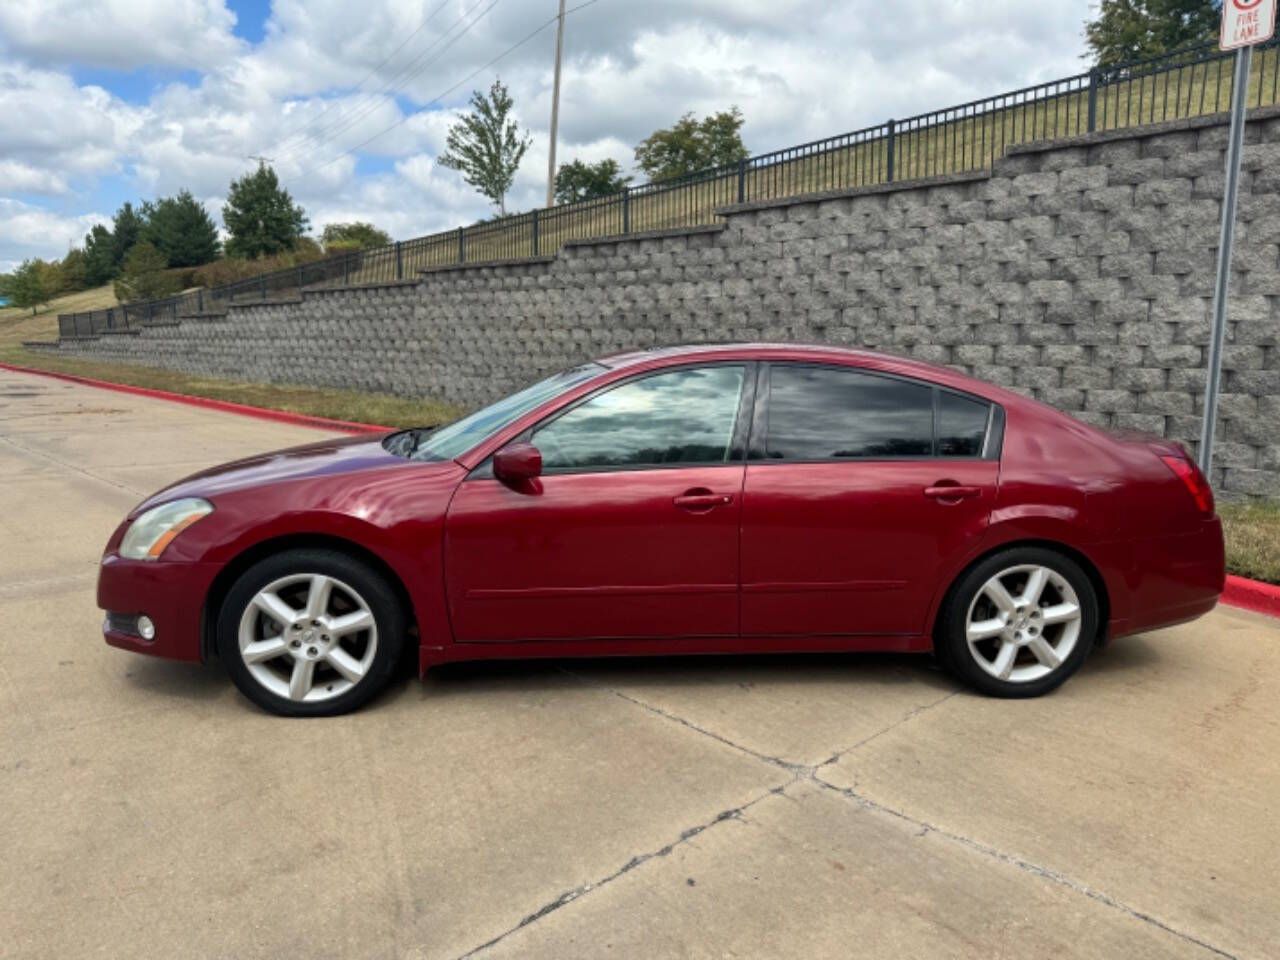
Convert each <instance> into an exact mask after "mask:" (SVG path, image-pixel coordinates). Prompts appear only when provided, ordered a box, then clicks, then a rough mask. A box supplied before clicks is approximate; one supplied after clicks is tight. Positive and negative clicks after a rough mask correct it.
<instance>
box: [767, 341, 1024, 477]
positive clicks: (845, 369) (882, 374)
mask: <svg viewBox="0 0 1280 960" xmlns="http://www.w3.org/2000/svg"><path fill="white" fill-rule="evenodd" d="M774 367H788V368H811V369H812V368H816V369H820V370H836V371H839V372H842V373H854V374H862V375H863V376H868V377H879V378H881V379H884V380H897V381H899V382H902V383H908V384H911V385H913V386H918V387H926V388H928V389H929V390H930V391H931V397H932V399H931V407H932V413H933V440H932V444H931V449H932V453H929V454H911V455H903V456H896V457H895V456H876V457H821V458H817V459H812V458H798V457H770V456H768V433H769V398H770V395H771V393H772V389H773V368H774ZM942 393H949V394H952V395H954V396H957V397H960V398H961V399H964V400H970V401H973V402H976V403H985V404H987V407H988V410H987V428H986V432H985V434H984V435H983V438H982V451H981V453H979V454H978V455H977V456H967V457H944V456H941V455H939V453H938V417H939V403H938V398H939V396H940V395H941V394H942ZM1004 425H1005V411H1004V407H1002V406H1001V405H1000V404H999V403H997V402H996V401H994V400H989V399H987V398H986V397H981V396H978V395H977V394H974V393H968V392H967V391H964V390H957V389H956V388H954V387H947V386H943V385H942V384H939V383H933V382H932V381H929V380H921V379H919V378H917V377H909V376H905V375H903V374H900V373H892V372H889V371H887V370H875V369H872V368H870V367H860V366H855V365H852V364H845V363H822V362H820V361H813V360H769V361H763V362H761V363H760V371H759V374H758V386H757V390H756V404H755V411H754V415H753V417H752V429H751V441H750V445H749V448H748V456H747V462H748V463H749V464H751V465H752V466H757V465H764V464H774V463H777V464H782V463H787V464H796V463H912V462H916V461H935V460H936V461H939V462H941V463H952V462H969V463H976V462H981V461H996V462H998V461H999V460H1000V455H1001V453H1002V448H1003V444H1004Z"/></svg>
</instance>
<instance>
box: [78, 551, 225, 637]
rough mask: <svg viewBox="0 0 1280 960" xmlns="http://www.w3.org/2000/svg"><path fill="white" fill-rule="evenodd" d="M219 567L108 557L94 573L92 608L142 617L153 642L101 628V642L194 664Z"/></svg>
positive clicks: (110, 625) (115, 629) (119, 631)
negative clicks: (151, 630) (146, 619)
mask: <svg viewBox="0 0 1280 960" xmlns="http://www.w3.org/2000/svg"><path fill="white" fill-rule="evenodd" d="M220 569H221V565H220V564H213V563H183V562H168V563H166V562H165V561H164V560H126V559H124V558H123V557H120V556H117V555H116V554H114V553H109V554H107V555H106V556H105V557H103V558H102V565H101V566H100V567H99V568H98V606H99V607H101V608H102V609H103V610H104V611H106V612H107V613H114V614H120V615H123V616H124V617H136V616H138V615H140V614H145V615H146V616H148V617H150V618H151V621H152V623H154V624H155V637H154V638H153V639H151V640H144V639H142V637H140V636H138V635H137V634H136V633H132V632H127V631H125V630H121V629H117V628H116V626H115V625H113V624H111V623H104V624H103V628H102V636H103V639H105V640H106V641H107V643H109V644H111V646H113V647H120V648H121V649H124V650H133V651H134V652H136V653H149V654H151V655H153V656H157V657H167V658H169V659H172V660H194V661H199V660H200V659H201V656H200V633H201V625H202V617H203V615H204V602H205V598H206V597H207V596H208V595H209V588H210V587H211V586H212V585H213V580H214V578H215V577H216V576H217V575H218V571H219V570H220Z"/></svg>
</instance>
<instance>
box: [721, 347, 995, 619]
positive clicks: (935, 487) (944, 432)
mask: <svg viewBox="0 0 1280 960" xmlns="http://www.w3.org/2000/svg"><path fill="white" fill-rule="evenodd" d="M766 379H767V384H768V385H767V386H766V387H765V388H764V389H763V390H762V398H761V402H760V411H759V414H758V416H757V418H756V427H755V432H754V434H753V437H752V447H753V451H752V457H753V459H752V461H751V463H750V465H749V466H748V468H747V476H746V481H745V488H744V491H743V517H742V526H743V539H742V630H743V633H744V634H747V635H782V636H785V635H852V634H875V635H890V634H900V635H907V634H910V635H914V634H919V633H920V632H921V631H923V630H924V629H925V618H926V615H927V611H928V607H929V602H930V600H931V598H932V596H933V593H934V590H935V589H936V587H937V586H938V579H939V577H940V575H941V571H942V569H943V567H944V566H945V565H946V561H947V560H948V559H949V558H950V557H952V556H954V555H955V554H956V553H957V552H960V551H964V550H967V549H968V548H970V547H972V546H973V545H975V543H976V542H977V539H978V538H980V537H981V536H982V534H983V532H984V531H985V530H986V527H987V523H988V519H989V517H990V514H991V507H992V504H993V503H994V501H995V491H996V484H997V480H998V475H999V460H998V450H996V449H995V447H996V446H998V435H999V423H1000V422H1001V420H1000V419H999V418H1000V416H1001V413H1000V411H999V409H998V408H996V407H994V406H993V405H992V404H990V403H988V402H987V401H985V400H981V399H979V398H976V397H971V396H968V395H964V394H959V393H954V392H951V391H948V390H944V389H941V388H937V387H934V386H933V385H931V384H928V383H923V382H921V381H914V380H909V379H903V378H898V377H889V376H884V375H878V374H874V373H871V372H867V371H862V370H857V369H853V368H848V367H845V368H838V367H823V366H808V365H801V364H771V365H770V367H769V369H768V371H767V377H766ZM935 424H936V426H935Z"/></svg>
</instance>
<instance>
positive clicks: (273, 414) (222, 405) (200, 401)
mask: <svg viewBox="0 0 1280 960" xmlns="http://www.w3.org/2000/svg"><path fill="white" fill-rule="evenodd" d="M0 370H12V371H14V372H15V373H30V374H34V375H36V376H39V377H52V378H53V379H55V380H66V381H68V382H70V383H79V384H83V385H84V386H88V387H99V388H100V389H103V390H115V391H117V392H119V393H132V394H135V395H137V396H139V397H152V398H155V399H158V400H171V401H173V402H174V403H185V404H188V405H190V406H193V407H203V408H205V409H206V410H221V411H222V412H223V413H238V414H240V415H241V416H244V417H257V418H258V419H259V420H274V421H276V422H277V423H288V424H293V425H294V426H299V427H314V428H315V429H317V430H340V431H342V432H343V433H386V432H388V431H390V430H392V429H394V428H393V427H380V426H377V425H376V424H372V423H352V422H351V421H350V420H330V419H329V418H328V417H313V416H309V415H308V414H305V413H289V412H288V411H286V410H268V409H266V408H264V407H251V406H249V405H248V404H246V403H233V402H232V401H230V400H213V399H211V398H209V397H190V396H187V395H186V394H185V393H171V392H169V391H168V390H153V389H151V388H150V387H134V386H130V385H129V384H127V383H111V382H110V381H108V380H94V379H92V378H90V377H78V376H76V375H75V374H73V373H57V372H55V371H53V370H36V369H33V368H32V367H20V366H18V365H17V364H14V363H0Z"/></svg>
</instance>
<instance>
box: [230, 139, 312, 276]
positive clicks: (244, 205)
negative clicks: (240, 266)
mask: <svg viewBox="0 0 1280 960" xmlns="http://www.w3.org/2000/svg"><path fill="white" fill-rule="evenodd" d="M222 222H223V224H225V225H226V228H227V232H228V233H229V234H231V239H230V240H228V241H227V255H228V256H232V257H244V258H246V259H253V258H255V257H261V256H268V255H270V254H274V253H280V252H281V251H283V250H292V249H293V248H294V247H295V246H297V244H298V240H299V239H300V238H301V237H302V235H303V232H304V231H305V230H306V229H307V224H308V220H307V216H306V214H305V213H304V212H303V209H302V208H301V207H298V206H294V203H293V198H292V197H290V196H289V191H288V190H285V189H284V188H283V187H281V186H280V181H279V179H278V178H277V177H276V172H275V170H273V169H271V167H268V166H267V165H266V164H265V163H261V162H259V164H258V169H257V170H255V171H254V172H253V173H248V174H245V175H244V176H243V177H241V178H240V179H239V180H235V181H233V182H232V184H231V189H230V191H228V193H227V202H226V204H225V205H224V206H223V208H222Z"/></svg>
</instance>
